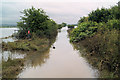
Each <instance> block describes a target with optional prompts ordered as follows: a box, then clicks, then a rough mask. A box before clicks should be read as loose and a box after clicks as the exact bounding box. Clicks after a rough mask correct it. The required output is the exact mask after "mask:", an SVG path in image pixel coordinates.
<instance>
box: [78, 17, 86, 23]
mask: <svg viewBox="0 0 120 80" xmlns="http://www.w3.org/2000/svg"><path fill="white" fill-rule="evenodd" d="M87 21H88V17H81V18H80V20H79V21H78V24H80V23H82V22H87Z"/></svg>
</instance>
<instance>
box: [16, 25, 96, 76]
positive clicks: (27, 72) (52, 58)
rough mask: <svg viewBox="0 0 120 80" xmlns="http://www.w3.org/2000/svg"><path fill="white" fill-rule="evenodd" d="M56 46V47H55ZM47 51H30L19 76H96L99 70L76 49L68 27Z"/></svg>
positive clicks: (59, 34)
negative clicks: (70, 40)
mask: <svg viewBox="0 0 120 80" xmlns="http://www.w3.org/2000/svg"><path fill="white" fill-rule="evenodd" d="M53 46H55V49H53ZM53 46H52V47H51V48H50V49H49V50H47V51H45V52H42V53H41V52H33V53H29V55H27V56H26V57H25V59H26V62H25V66H24V69H23V71H22V72H21V73H20V74H19V75H18V78H96V77H98V76H97V70H96V69H94V68H92V67H91V65H89V64H88V63H87V61H86V60H85V59H84V58H83V57H82V56H81V54H80V53H79V51H77V50H74V48H73V46H72V44H70V42H69V38H68V35H67V28H66V27H65V28H62V29H61V32H59V33H58V36H57V39H56V42H55V43H54V44H53Z"/></svg>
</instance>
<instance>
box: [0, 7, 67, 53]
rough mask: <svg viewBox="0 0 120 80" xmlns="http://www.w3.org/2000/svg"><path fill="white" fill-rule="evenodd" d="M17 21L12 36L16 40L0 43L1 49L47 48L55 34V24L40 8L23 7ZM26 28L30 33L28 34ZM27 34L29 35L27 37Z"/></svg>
mask: <svg viewBox="0 0 120 80" xmlns="http://www.w3.org/2000/svg"><path fill="white" fill-rule="evenodd" d="M21 13H23V14H24V16H23V17H21V21H20V22H18V24H17V26H18V27H19V29H20V30H19V31H18V33H16V34H14V35H13V36H14V37H16V38H18V41H15V42H8V43H4V42H3V43H2V49H3V50H10V51H12V50H21V51H41V50H44V49H46V48H48V47H49V46H50V45H51V43H52V42H53V40H55V37H56V35H57V27H58V26H57V24H56V23H55V22H54V21H53V20H52V19H49V17H48V16H47V15H46V13H45V12H44V11H43V10H42V9H35V8H34V7H32V8H31V9H25V10H24V11H23V12H21ZM62 24H64V25H63V26H65V25H66V24H65V23H62ZM28 30H29V31H30V34H28ZM28 36H29V37H28Z"/></svg>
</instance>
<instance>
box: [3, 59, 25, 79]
mask: <svg viewBox="0 0 120 80" xmlns="http://www.w3.org/2000/svg"><path fill="white" fill-rule="evenodd" d="M23 62H24V60H22V59H14V60H11V59H10V58H9V59H8V60H7V61H2V78H16V76H17V75H18V74H19V72H20V71H21V70H22V68H23V66H24V63H23Z"/></svg>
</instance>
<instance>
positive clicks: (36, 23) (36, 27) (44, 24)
mask: <svg viewBox="0 0 120 80" xmlns="http://www.w3.org/2000/svg"><path fill="white" fill-rule="evenodd" d="M21 13H23V14H24V16H22V17H21V21H20V22H18V23H17V26H18V27H19V29H20V31H19V32H18V38H19V39H25V38H26V37H27V31H28V30H30V33H31V36H32V34H35V35H37V36H38V37H47V38H49V39H51V38H53V37H55V36H56V35H57V24H56V23H55V21H53V20H52V19H49V17H48V16H47V15H46V13H45V12H44V10H42V9H35V8H34V7H32V8H31V9H25V10H24V11H23V12H21Z"/></svg>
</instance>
